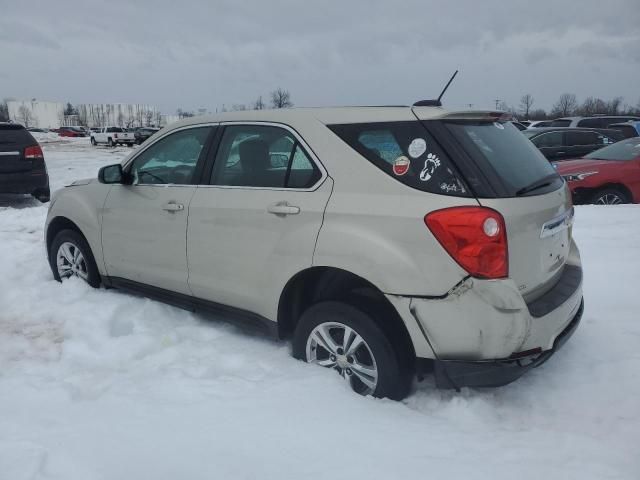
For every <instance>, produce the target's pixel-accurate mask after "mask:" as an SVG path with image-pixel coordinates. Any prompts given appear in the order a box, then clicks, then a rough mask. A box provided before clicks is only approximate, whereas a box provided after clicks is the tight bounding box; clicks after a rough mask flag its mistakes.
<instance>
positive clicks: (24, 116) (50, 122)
mask: <svg viewBox="0 0 640 480" xmlns="http://www.w3.org/2000/svg"><path fill="white" fill-rule="evenodd" d="M7 108H8V110H9V118H10V119H11V120H12V121H14V122H16V123H21V124H23V125H24V126H25V127H39V128H59V127H61V126H62V125H63V123H64V105H63V104H62V103H60V102H43V101H40V100H35V99H34V100H9V101H7Z"/></svg>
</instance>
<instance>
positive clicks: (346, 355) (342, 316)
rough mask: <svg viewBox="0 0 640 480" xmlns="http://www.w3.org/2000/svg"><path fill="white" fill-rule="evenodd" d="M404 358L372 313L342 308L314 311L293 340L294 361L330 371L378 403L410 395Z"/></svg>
mask: <svg viewBox="0 0 640 480" xmlns="http://www.w3.org/2000/svg"><path fill="white" fill-rule="evenodd" d="M347 335H348V339H347V340H346V337H347ZM327 336H328V337H327ZM349 340H351V341H349ZM401 353H402V352H397V351H396V349H395V348H394V346H393V345H392V344H391V342H390V341H389V339H388V338H387V336H386V335H385V334H384V332H383V331H382V329H380V327H379V326H378V325H377V324H376V322H375V320H374V319H373V318H372V317H371V316H370V315H369V314H368V313H365V312H364V311H363V310H361V309H358V308H356V307H354V306H352V305H349V304H347V303H343V302H336V301H327V302H320V303H317V304H315V305H313V306H311V307H310V308H309V309H307V310H306V311H305V312H304V313H303V314H302V316H301V317H300V320H299V322H298V325H297V327H296V330H295V333H294V337H293V356H294V357H295V358H297V359H300V360H304V361H306V362H309V363H317V364H319V365H321V366H323V367H326V368H332V369H334V370H336V371H337V372H338V373H339V374H340V376H341V377H343V378H344V379H345V380H346V381H347V383H348V385H349V386H350V388H351V389H352V390H353V391H355V392H356V393H359V394H361V395H373V396H374V397H378V398H382V397H387V398H391V399H393V400H402V399H403V398H404V397H405V396H406V395H407V394H408V392H409V388H410V386H411V380H412V376H411V375H409V372H407V370H406V368H403V362H401V361H400V359H401Z"/></svg>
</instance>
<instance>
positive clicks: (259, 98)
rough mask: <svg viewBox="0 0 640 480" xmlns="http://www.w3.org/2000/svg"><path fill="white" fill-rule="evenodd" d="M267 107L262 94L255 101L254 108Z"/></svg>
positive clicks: (261, 108) (262, 108)
mask: <svg viewBox="0 0 640 480" xmlns="http://www.w3.org/2000/svg"><path fill="white" fill-rule="evenodd" d="M265 108H267V106H266V105H265V104H264V102H263V101H262V95H260V96H259V97H258V99H257V100H256V101H255V102H253V109H254V110H264V109H265Z"/></svg>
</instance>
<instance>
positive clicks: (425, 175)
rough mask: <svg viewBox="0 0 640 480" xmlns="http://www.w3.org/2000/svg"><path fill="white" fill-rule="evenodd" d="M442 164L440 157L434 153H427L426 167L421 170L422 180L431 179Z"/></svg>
mask: <svg viewBox="0 0 640 480" xmlns="http://www.w3.org/2000/svg"><path fill="white" fill-rule="evenodd" d="M439 166H440V159H439V158H438V156H437V155H436V154H434V153H430V154H428V155H427V159H426V160H425V161H424V168H423V169H422V172H420V180H422V181H423V182H426V181H427V180H430V179H431V177H432V176H433V174H434V173H435V171H436V168H438V167H439Z"/></svg>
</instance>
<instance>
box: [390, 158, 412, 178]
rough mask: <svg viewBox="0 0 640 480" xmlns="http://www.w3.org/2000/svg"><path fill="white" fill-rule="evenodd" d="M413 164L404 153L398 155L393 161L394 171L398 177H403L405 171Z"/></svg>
mask: <svg viewBox="0 0 640 480" xmlns="http://www.w3.org/2000/svg"><path fill="white" fill-rule="evenodd" d="M410 166H411V162H410V160H409V159H408V158H407V157H405V156H404V155H403V156H401V157H398V158H396V159H395V161H394V162H393V173H394V174H395V175H397V176H398V177H401V176H402V175H404V174H405V173H407V172H408V171H409V167H410Z"/></svg>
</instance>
